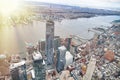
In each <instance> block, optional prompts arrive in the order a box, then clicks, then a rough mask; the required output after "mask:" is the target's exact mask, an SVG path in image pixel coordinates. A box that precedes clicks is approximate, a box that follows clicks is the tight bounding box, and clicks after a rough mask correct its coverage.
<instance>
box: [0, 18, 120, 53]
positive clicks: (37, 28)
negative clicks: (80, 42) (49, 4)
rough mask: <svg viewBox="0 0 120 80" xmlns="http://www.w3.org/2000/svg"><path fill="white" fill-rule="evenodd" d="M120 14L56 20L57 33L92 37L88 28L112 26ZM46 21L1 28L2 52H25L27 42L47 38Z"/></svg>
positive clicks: (0, 50) (0, 47)
mask: <svg viewBox="0 0 120 80" xmlns="http://www.w3.org/2000/svg"><path fill="white" fill-rule="evenodd" d="M117 19H120V16H97V17H92V18H79V19H72V20H66V19H65V20H62V21H61V22H57V21H55V35H57V36H61V37H67V36H69V35H80V36H81V37H83V38H91V37H92V36H93V33H92V32H88V28H92V27H99V26H101V25H104V26H111V23H110V22H112V21H113V20H117ZM45 29H46V26H45V22H40V21H33V23H32V24H28V25H22V26H19V27H4V28H0V53H6V54H7V53H8V54H12V53H24V52H25V51H26V48H25V46H26V44H25V43H32V44H35V43H36V42H37V41H38V40H41V39H45Z"/></svg>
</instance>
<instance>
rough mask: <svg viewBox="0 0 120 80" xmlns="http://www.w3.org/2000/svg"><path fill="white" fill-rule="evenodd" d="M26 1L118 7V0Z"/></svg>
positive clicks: (119, 7) (119, 0)
mask: <svg viewBox="0 0 120 80" xmlns="http://www.w3.org/2000/svg"><path fill="white" fill-rule="evenodd" d="M28 1H39V2H48V3H57V4H66V5H74V6H81V7H93V8H109V9H114V8H117V9H120V0H28Z"/></svg>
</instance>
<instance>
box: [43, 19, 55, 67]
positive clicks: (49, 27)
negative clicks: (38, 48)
mask: <svg viewBox="0 0 120 80" xmlns="http://www.w3.org/2000/svg"><path fill="white" fill-rule="evenodd" d="M45 54H46V56H47V64H48V65H52V64H54V22H53V21H52V20H48V21H47V23H46V44H45Z"/></svg>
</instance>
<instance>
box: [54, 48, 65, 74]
mask: <svg viewBox="0 0 120 80" xmlns="http://www.w3.org/2000/svg"><path fill="white" fill-rule="evenodd" d="M66 51H67V49H66V47H65V46H60V47H59V48H58V52H57V64H56V69H57V72H61V71H62V70H64V67H65V63H66V59H65V55H66Z"/></svg>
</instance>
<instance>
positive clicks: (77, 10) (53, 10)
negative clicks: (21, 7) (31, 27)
mask: <svg viewBox="0 0 120 80" xmlns="http://www.w3.org/2000/svg"><path fill="white" fill-rule="evenodd" d="M25 4H26V5H27V6H32V8H33V11H34V12H35V13H36V14H37V17H38V18H42V19H44V18H47V17H48V16H49V15H50V16H52V18H54V19H76V18H90V17H95V16H106V15H120V11H114V10H106V9H95V8H85V7H79V6H70V5H61V4H53V3H43V2H34V1H25Z"/></svg>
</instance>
